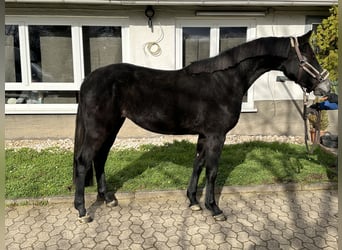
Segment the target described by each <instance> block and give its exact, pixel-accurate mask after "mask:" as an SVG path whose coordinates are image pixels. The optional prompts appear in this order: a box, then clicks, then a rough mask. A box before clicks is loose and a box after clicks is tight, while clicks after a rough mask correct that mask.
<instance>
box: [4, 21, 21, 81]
mask: <svg viewBox="0 0 342 250" xmlns="http://www.w3.org/2000/svg"><path fill="white" fill-rule="evenodd" d="M5 61H6V63H5V81H6V82H21V68H20V65H21V61H20V46H19V31H18V25H6V26H5Z"/></svg>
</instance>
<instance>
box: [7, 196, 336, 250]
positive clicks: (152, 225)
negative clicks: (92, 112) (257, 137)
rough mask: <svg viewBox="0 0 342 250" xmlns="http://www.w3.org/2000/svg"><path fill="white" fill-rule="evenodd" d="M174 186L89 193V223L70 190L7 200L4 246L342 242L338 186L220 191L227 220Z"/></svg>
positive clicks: (312, 245)
mask: <svg viewBox="0 0 342 250" xmlns="http://www.w3.org/2000/svg"><path fill="white" fill-rule="evenodd" d="M171 194H172V195H166V196H164V197H162V196H158V195H154V196H153V195H152V196H151V195H150V196H145V197H144V198H137V196H135V198H133V199H128V198H127V197H126V198H125V199H121V200H120V196H119V194H118V199H119V206H117V207H112V208H110V207H107V206H105V205H104V204H98V203H97V202H95V197H93V198H91V199H89V197H87V198H88V199H87V205H88V207H89V209H88V210H89V213H90V214H92V215H93V217H94V221H93V222H91V223H89V224H81V223H79V222H78V220H77V213H76V210H75V209H74V208H73V206H72V199H71V198H69V199H68V200H66V201H64V202H57V203H51V202H49V203H48V204H45V205H44V204H43V205H20V206H7V207H6V212H5V215H6V219H5V225H6V235H5V240H6V241H5V244H6V249H15V250H17V249H101V250H103V249H310V250H314V249H337V211H338V205H337V203H338V201H337V200H338V198H337V190H315V191H313V190H312V191H288V192H264V193H231V194H223V193H222V194H221V196H220V198H219V204H220V207H221V209H222V210H223V211H224V213H225V215H227V217H228V219H227V221H223V222H216V221H214V219H213V218H212V216H211V215H210V213H209V212H208V211H207V210H205V209H204V210H202V211H197V212H192V211H191V210H190V209H189V208H188V206H187V204H188V202H187V200H186V198H185V196H184V192H183V191H182V192H181V191H175V192H173V193H171ZM201 204H202V205H203V201H202V198H201Z"/></svg>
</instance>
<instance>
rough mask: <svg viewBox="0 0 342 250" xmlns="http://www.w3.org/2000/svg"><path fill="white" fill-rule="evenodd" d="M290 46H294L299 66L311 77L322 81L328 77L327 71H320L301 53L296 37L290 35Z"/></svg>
mask: <svg viewBox="0 0 342 250" xmlns="http://www.w3.org/2000/svg"><path fill="white" fill-rule="evenodd" d="M290 39H291V46H292V47H294V49H295V51H296V54H297V57H298V59H299V66H300V67H301V68H302V69H303V70H305V71H306V72H307V73H308V74H309V75H311V76H312V77H313V78H315V79H317V80H318V81H319V82H323V81H325V80H327V79H328V76H329V72H328V71H327V70H326V69H324V70H323V71H322V72H319V71H318V70H317V69H316V68H315V67H314V66H312V65H311V64H310V63H309V62H308V61H307V60H306V58H305V57H304V56H303V55H302V53H301V52H300V50H299V43H298V39H297V37H290Z"/></svg>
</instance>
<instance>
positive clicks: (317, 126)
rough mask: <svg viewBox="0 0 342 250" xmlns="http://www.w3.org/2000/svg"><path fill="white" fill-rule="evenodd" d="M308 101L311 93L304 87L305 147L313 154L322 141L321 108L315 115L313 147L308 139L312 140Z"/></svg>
mask: <svg viewBox="0 0 342 250" xmlns="http://www.w3.org/2000/svg"><path fill="white" fill-rule="evenodd" d="M308 102H309V95H308V94H307V93H306V92H305V90H304V89H303V120H304V140H305V147H306V151H307V153H308V154H313V151H314V150H315V148H316V147H317V146H318V145H319V141H320V133H321V131H320V130H321V110H320V109H318V110H315V115H316V117H317V120H316V121H315V122H314V128H315V135H314V141H313V142H312V145H311V148H310V147H309V143H308V141H309V140H310V137H309V133H308V126H309V121H308Z"/></svg>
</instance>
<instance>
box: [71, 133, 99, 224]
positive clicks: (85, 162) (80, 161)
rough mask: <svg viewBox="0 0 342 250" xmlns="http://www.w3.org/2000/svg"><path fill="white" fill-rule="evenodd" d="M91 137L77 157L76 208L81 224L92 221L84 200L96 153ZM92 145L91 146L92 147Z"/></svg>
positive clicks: (86, 140) (87, 139)
mask: <svg viewBox="0 0 342 250" xmlns="http://www.w3.org/2000/svg"><path fill="white" fill-rule="evenodd" d="M92 141H93V140H91V139H90V138H89V137H86V138H85V141H84V143H83V145H82V148H81V150H80V152H79V153H78V154H77V157H76V163H75V164H76V167H75V172H76V173H75V186H76V190H75V200H74V206H75V208H76V209H77V210H78V213H79V219H80V221H81V222H89V221H91V218H90V216H88V215H87V211H86V208H85V200H84V187H85V184H86V177H87V174H88V173H89V171H92V161H93V158H94V156H95V151H94V150H93V147H92V146H93V145H92V143H91V142H92ZM90 145H91V146H90Z"/></svg>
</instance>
